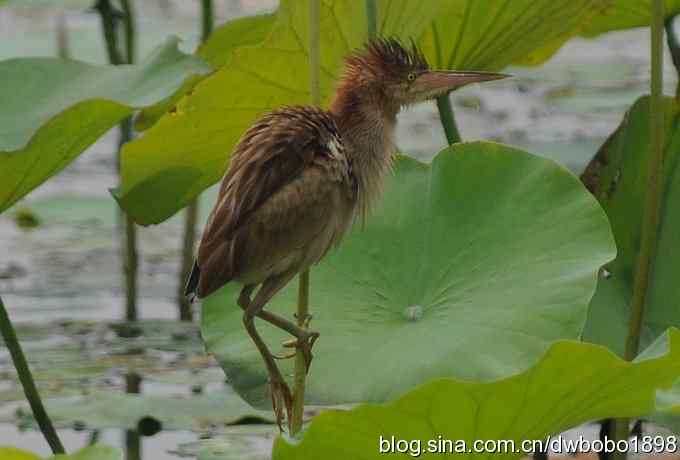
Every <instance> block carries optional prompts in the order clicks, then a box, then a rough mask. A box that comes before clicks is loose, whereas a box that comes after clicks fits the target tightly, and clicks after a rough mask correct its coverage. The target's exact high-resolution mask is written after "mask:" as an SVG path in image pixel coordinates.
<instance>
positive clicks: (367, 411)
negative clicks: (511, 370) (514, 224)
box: [273, 330, 680, 460]
mask: <svg viewBox="0 0 680 460" xmlns="http://www.w3.org/2000/svg"><path fill="white" fill-rule="evenodd" d="M679 376H680V332H678V331H677V330H670V331H669V332H668V334H667V335H665V336H664V337H663V338H661V339H660V343H658V344H657V347H655V350H654V351H653V353H650V356H647V357H646V358H644V359H639V360H637V361H636V362H633V363H631V362H627V361H623V360H622V359H620V358H618V357H617V356H615V355H614V354H613V353H612V352H610V351H609V350H607V349H606V348H604V347H600V346H598V345H593V344H586V343H580V342H573V341H560V342H557V343H555V344H553V345H552V346H551V347H550V348H549V349H548V351H547V352H546V354H545V355H544V356H543V358H542V359H541V360H540V361H539V362H538V363H537V364H536V365H535V366H533V367H531V368H530V369H528V370H526V371H525V372H522V373H520V374H518V375H515V376H512V377H509V378H507V379H504V380H499V381H496V382H492V383H473V382H461V381H457V380H449V379H445V380H439V381H435V382H431V383H428V384H426V385H423V386H421V387H419V388H417V389H415V390H413V391H411V392H409V393H408V394H406V395H404V396H402V397H401V398H399V399H397V400H396V401H393V402H390V403H388V404H384V405H375V406H374V405H364V406H360V407H358V408H356V409H353V410H351V411H349V412H342V411H329V412H325V413H322V414H321V415H319V416H318V417H316V418H315V419H314V420H312V422H311V424H310V426H309V428H308V429H307V431H306V432H305V433H304V434H303V438H302V440H301V441H300V442H298V443H296V444H290V443H289V442H288V441H286V440H285V439H284V438H282V437H279V438H278V439H277V440H276V442H275V444H274V455H273V458H274V459H275V460H292V459H307V458H323V459H326V460H335V459H346V458H362V459H367V460H368V459H379V458H383V456H384V454H380V453H379V448H378V440H379V438H380V436H383V437H387V438H390V437H391V436H395V437H396V439H406V440H411V439H416V440H421V445H422V446H423V448H425V447H427V441H428V440H430V439H434V440H437V439H438V436H441V437H442V438H444V439H453V440H464V441H465V442H466V443H467V447H469V448H471V447H472V445H473V441H474V440H477V439H481V440H501V439H503V440H512V441H514V443H515V447H516V449H518V450H519V449H521V442H522V441H523V440H534V439H536V440H545V439H546V437H547V436H548V435H552V434H557V433H560V432H562V431H564V430H566V429H568V428H570V427H574V426H577V425H579V424H581V423H583V422H586V421H590V420H597V419H602V418H608V417H634V416H640V415H645V414H649V413H651V412H653V411H654V410H655V397H656V393H657V391H658V390H661V389H665V388H669V387H670V386H671V385H672V384H673V382H674V381H675V380H676V379H677V378H678V377H679ZM454 455H455V457H454ZM460 455H461V454H449V455H443V454H437V453H434V454H432V453H423V455H422V456H421V457H420V458H461V457H460ZM463 455H465V454H463ZM482 456H484V457H488V456H489V454H488V453H486V452H485V453H480V454H473V453H468V454H467V457H468V458H473V457H474V458H482ZM520 456H522V453H521V452H514V453H502V452H499V453H495V454H494V458H499V459H515V458H519V457H520Z"/></svg>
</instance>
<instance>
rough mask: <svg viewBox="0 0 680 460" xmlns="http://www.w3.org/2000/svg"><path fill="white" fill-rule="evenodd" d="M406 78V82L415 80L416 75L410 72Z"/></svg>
mask: <svg viewBox="0 0 680 460" xmlns="http://www.w3.org/2000/svg"><path fill="white" fill-rule="evenodd" d="M406 78H407V79H408V81H413V80H415V79H416V74H415V73H414V72H411V73H410V74H408V76H407V77H406Z"/></svg>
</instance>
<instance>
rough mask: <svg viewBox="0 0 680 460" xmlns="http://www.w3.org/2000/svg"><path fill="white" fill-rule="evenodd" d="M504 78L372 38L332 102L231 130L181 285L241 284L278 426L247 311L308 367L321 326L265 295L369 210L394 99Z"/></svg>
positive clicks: (396, 105)
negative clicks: (434, 67) (445, 64)
mask: <svg viewBox="0 0 680 460" xmlns="http://www.w3.org/2000/svg"><path fill="white" fill-rule="evenodd" d="M503 77H504V75H500V74H490V73H483V72H446V71H430V70H429V69H428V66H427V62H426V61H425V58H424V57H423V56H422V55H421V54H420V53H419V52H418V51H417V50H416V48H415V46H414V47H412V48H411V49H407V48H405V47H404V46H403V45H401V44H400V43H399V42H398V41H396V40H391V39H385V40H384V39H381V40H374V41H371V42H370V43H369V44H368V45H367V46H366V47H365V48H364V49H362V50H360V51H357V52H356V53H354V54H352V55H351V56H349V57H348V58H347V59H346V63H345V72H344V75H343V76H342V78H341V79H340V81H339V84H338V89H337V93H336V96H335V99H334V100H333V102H332V103H331V106H330V108H329V110H323V109H321V108H318V107H300V106H298V107H283V108H280V109H278V110H275V111H273V112H271V113H268V114H266V115H264V116H263V117H262V118H260V119H259V120H257V121H256V122H255V124H254V125H253V126H252V127H251V128H250V129H249V130H248V131H247V132H246V133H245V135H244V136H243V138H242V139H241V140H240V141H239V143H238V145H237V146H236V149H235V150H234V152H233V153H232V156H231V163H230V166H229V169H228V171H227V173H226V175H225V177H224V179H223V181H222V185H221V188H220V193H219V196H218V199H217V203H216V205H215V208H214V209H213V212H212V214H211V215H210V218H209V219H208V222H207V224H206V227H205V230H204V233H203V237H202V239H201V243H200V247H199V250H198V257H197V260H196V264H195V266H194V270H193V272H192V274H191V276H190V278H189V281H188V284H187V295H191V294H194V293H195V294H196V295H197V296H198V297H205V296H207V295H209V294H211V293H212V292H214V291H215V290H217V289H219V288H220V287H222V286H223V285H225V284H226V283H228V282H230V281H236V282H238V283H240V284H242V285H243V286H244V287H243V290H242V291H241V295H240V297H239V300H238V303H239V305H240V306H241V307H242V308H243V309H244V326H245V328H246V330H247V331H248V333H249V335H250V336H251V338H252V339H253V341H254V342H255V344H256V346H257V347H258V349H259V351H260V353H261V354H262V357H263V359H264V361H265V364H266V366H267V371H268V373H269V378H270V383H271V388H272V402H273V406H274V411H275V412H276V415H277V420H278V421H279V425H280V422H281V420H282V418H283V408H285V409H286V415H287V416H288V417H289V419H290V407H291V399H292V398H291V394H290V390H289V388H288V385H287V384H286V382H285V380H284V379H283V377H282V376H281V373H280V372H279V370H278V368H277V366H276V363H275V361H274V355H272V354H271V353H270V352H269V350H268V348H267V346H266V345H265V344H264V342H263V341H262V339H261V338H260V336H259V334H258V333H257V330H256V329H255V326H254V322H253V319H254V316H257V317H259V318H261V319H264V320H265V321H268V322H270V323H272V324H274V325H275V326H277V327H280V328H282V329H284V330H286V331H288V332H290V333H291V334H292V335H293V336H295V337H296V339H297V346H298V347H300V348H301V349H302V350H303V351H304V352H305V355H306V357H307V364H308V366H309V363H310V362H311V358H312V355H311V347H312V345H313V343H314V341H315V340H316V338H317V337H318V333H315V332H310V331H308V330H307V329H306V328H300V327H298V326H297V325H296V324H295V323H293V322H291V321H288V320H287V319H285V318H282V317H280V316H278V315H275V314H273V313H271V312H269V311H267V310H264V309H263V307H264V305H265V304H266V303H267V302H268V301H269V300H270V299H271V298H272V296H273V295H274V294H276V292H278V291H279V290H280V289H281V288H282V287H283V286H285V285H286V284H287V283H288V282H289V281H290V280H291V279H292V278H293V277H294V276H295V275H296V274H298V273H300V272H302V271H304V270H305V269H307V268H308V267H309V266H311V265H313V264H315V263H317V262H318V261H319V260H321V259H322V258H323V256H324V255H325V254H326V253H327V252H328V251H329V250H330V249H331V248H332V247H334V246H337V245H338V244H339V243H340V241H341V240H342V237H343V236H344V235H345V234H346V232H347V230H348V229H349V228H350V226H351V224H352V222H353V221H354V220H355V219H357V218H359V219H363V218H365V217H366V215H367V214H368V212H369V211H370V209H371V208H372V206H373V205H374V204H375V202H376V201H377V199H378V198H379V196H380V191H381V188H382V183H383V180H384V177H385V175H386V174H387V173H388V171H389V169H390V163H391V160H392V156H393V153H394V129H395V124H396V115H397V113H398V112H399V110H400V108H401V107H402V106H404V105H408V104H412V103H416V102H419V101H423V100H426V99H431V98H433V97H436V96H438V95H440V94H444V93H446V92H448V91H451V90H452V89H454V88H456V87H459V86H463V85H465V84H468V83H473V82H480V81H487V80H495V79H499V78H503ZM257 286H260V289H259V290H258V292H257V295H256V296H255V298H254V299H252V300H251V294H252V292H253V291H254V289H255V288H256V287H257Z"/></svg>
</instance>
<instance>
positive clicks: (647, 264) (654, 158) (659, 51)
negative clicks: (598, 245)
mask: <svg viewBox="0 0 680 460" xmlns="http://www.w3.org/2000/svg"><path fill="white" fill-rule="evenodd" d="M663 31H664V1H663V0H653V1H652V40H651V52H652V78H651V80H652V81H651V98H650V104H649V129H650V144H651V145H650V147H651V148H650V156H649V159H648V162H649V163H648V173H647V187H646V189H647V194H646V196H645V208H644V214H643V219H642V235H641V241H640V255H639V257H638V263H637V267H636V270H635V279H634V281H633V295H632V298H631V301H630V308H629V310H630V319H629V321H628V335H627V337H626V347H625V351H624V358H625V359H626V360H628V361H632V360H633V359H635V357H636V356H637V354H638V349H639V347H640V331H641V330H642V318H643V313H644V306H645V302H646V299H647V292H648V289H649V278H650V273H651V270H652V262H653V260H654V251H655V250H656V239H657V235H658V227H659V208H660V206H661V194H662V190H663V176H662V173H663V149H664V107H663V94H662V90H663ZM628 423H629V421H628V419H619V420H617V421H616V429H615V433H616V440H619V439H625V438H627V437H628ZM622 437H625V438H622ZM625 456H626V455H625V453H623V452H616V453H615V455H614V458H615V459H623V458H625Z"/></svg>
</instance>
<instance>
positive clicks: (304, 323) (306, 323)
mask: <svg viewBox="0 0 680 460" xmlns="http://www.w3.org/2000/svg"><path fill="white" fill-rule="evenodd" d="M293 316H294V317H295V319H297V320H299V319H300V318H298V314H297V312H295V313H293ZM312 318H313V316H312V314H311V313H307V314H305V319H304V320H303V321H302V327H304V328H305V329H307V328H309V323H310V322H311V321H312Z"/></svg>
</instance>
